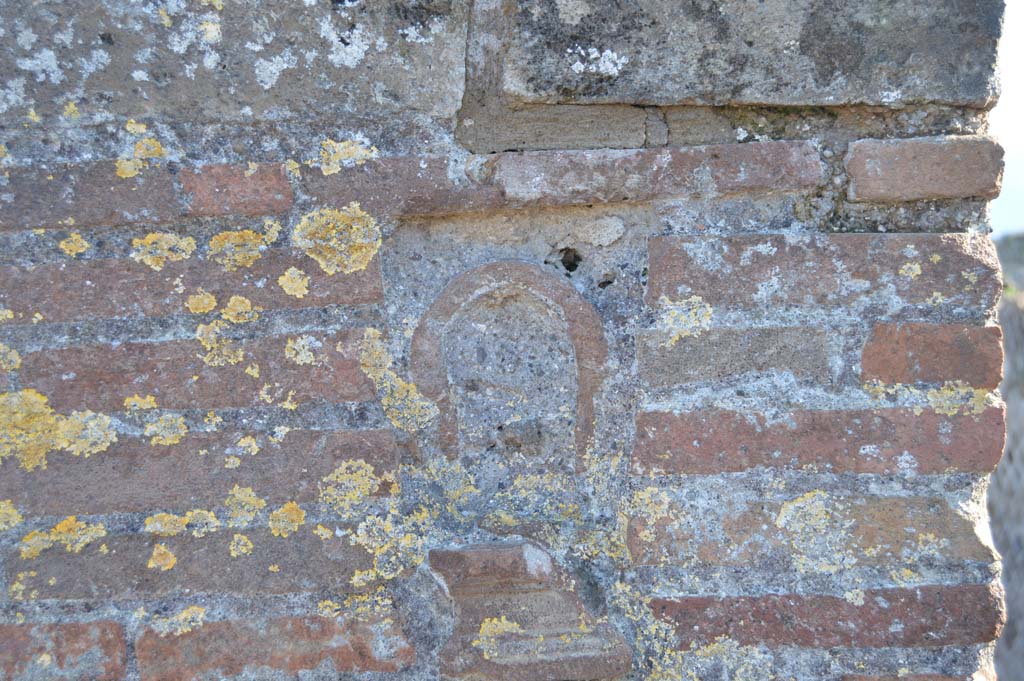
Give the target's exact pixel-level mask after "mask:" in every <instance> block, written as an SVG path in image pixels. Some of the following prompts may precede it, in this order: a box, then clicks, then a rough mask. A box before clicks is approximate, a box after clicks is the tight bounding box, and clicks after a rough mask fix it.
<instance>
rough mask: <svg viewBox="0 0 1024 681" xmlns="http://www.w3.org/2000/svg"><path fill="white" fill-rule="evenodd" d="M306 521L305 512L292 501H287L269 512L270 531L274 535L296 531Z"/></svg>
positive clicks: (283, 535) (283, 534) (281, 535)
mask: <svg viewBox="0 0 1024 681" xmlns="http://www.w3.org/2000/svg"><path fill="white" fill-rule="evenodd" d="M305 521H306V512H305V511H303V510H302V509H301V508H299V505H298V504H296V503H295V502H294V501H289V502H288V503H286V504H285V505H284V506H282V507H281V508H279V509H277V510H276V511H273V512H272V513H271V514H270V531H271V532H272V533H273V535H274V536H275V537H287V536H288V535H289V534H292V533H293V532H298V530H299V528H300V527H302V523H304V522H305Z"/></svg>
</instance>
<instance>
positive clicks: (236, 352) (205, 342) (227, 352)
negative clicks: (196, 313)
mask: <svg viewBox="0 0 1024 681" xmlns="http://www.w3.org/2000/svg"><path fill="white" fill-rule="evenodd" d="M227 326H228V324H227V322H225V321H224V320H223V319H215V320H213V321H212V322H210V323H209V324H200V325H199V326H197V327H196V340H198V341H199V343H200V344H201V345H202V346H203V349H204V350H206V354H205V355H203V362H204V363H206V364H207V365H208V366H212V367H219V366H224V365H225V364H232V365H233V364H238V363H239V362H241V361H242V360H243V359H245V352H244V351H243V350H242V349H241V348H239V347H237V346H236V345H235V344H234V343H233V342H232V341H231V340H230V339H227V338H223V337H221V335H220V334H221V332H223V331H224V329H226V328H227Z"/></svg>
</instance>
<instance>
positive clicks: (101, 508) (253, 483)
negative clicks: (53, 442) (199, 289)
mask: <svg viewBox="0 0 1024 681" xmlns="http://www.w3.org/2000/svg"><path fill="white" fill-rule="evenodd" d="M246 435H255V438H256V442H257V444H258V445H259V447H260V451H259V453H258V454H256V455H255V456H251V455H250V454H248V453H246V452H244V451H241V448H239V447H238V446H237V443H238V440H239V439H240V438H241V437H243V436H246ZM268 435H270V434H267V433H264V434H253V433H248V432H244V431H234V430H229V431H223V432H218V433H189V434H188V435H186V436H185V437H184V438H183V439H182V441H181V442H180V443H178V444H175V445H170V446H154V445H151V444H150V443H149V440H148V438H138V437H129V436H124V435H122V436H120V437H119V438H118V441H117V442H115V443H114V444H112V445H111V446H110V447H109V448H108V449H107V450H106V451H104V452H102V453H100V454H96V455H94V456H92V457H91V458H90V459H89V461H87V462H85V461H82V460H80V459H77V458H75V457H72V456H68V455H63V454H54V455H51V456H50V457H49V462H48V464H47V467H46V469H45V470H36V471H33V472H31V473H27V472H25V471H24V470H22V469H21V468H18V467H16V466H15V465H14V463H13V462H11V463H5V464H4V465H3V468H2V471H3V474H2V475H0V499H11V500H12V501H13V502H14V504H15V506H16V507H17V508H19V509H21V511H22V513H32V514H35V515H53V516H64V515H76V514H77V515H95V514H104V513H126V512H149V511H153V510H154V509H159V510H162V511H168V512H177V513H184V512H186V511H189V510H191V509H194V508H203V509H207V510H212V511H215V512H217V513H218V516H222V515H223V514H222V513H221V512H220V511H219V510H218V509H217V508H216V507H218V506H220V505H221V504H222V503H223V501H224V498H225V496H226V495H227V492H228V490H230V489H231V488H232V487H233V486H234V485H236V484H237V485H240V486H242V487H252V488H253V489H255V490H257V491H258V492H259V494H260V496H261V497H262V498H264V499H266V501H267V504H268V505H271V506H280V505H281V504H283V503H285V502H287V501H295V502H298V503H300V504H302V503H308V502H313V501H316V499H317V495H318V483H319V481H320V479H321V478H323V477H324V476H326V475H328V474H330V473H331V471H333V470H334V469H335V468H337V467H338V466H340V465H341V463H342V462H344V461H350V460H356V459H362V460H364V461H366V462H368V463H370V464H372V465H373V467H374V471H375V472H376V473H377V475H383V474H384V473H388V472H393V471H394V470H395V469H396V468H397V466H398V450H397V447H396V444H395V440H394V437H393V435H392V434H391V433H390V432H388V431H383V430H367V431H337V432H320V431H311V430H293V431H290V432H289V433H288V434H287V435H285V436H284V438H283V440H282V441H281V443H280V444H274V443H272V442H270V441H268V439H267V437H268ZM203 450H205V451H206V452H207V453H206V454H205V455H204V454H201V453H200V452H201V451H203ZM226 455H232V456H237V457H238V458H240V459H241V464H240V465H239V466H238V467H237V468H225V467H224V463H225V456H226Z"/></svg>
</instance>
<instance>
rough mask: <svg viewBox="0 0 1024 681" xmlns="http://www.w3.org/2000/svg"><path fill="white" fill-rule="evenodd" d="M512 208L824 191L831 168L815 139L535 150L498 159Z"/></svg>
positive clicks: (497, 171)
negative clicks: (823, 160) (822, 186)
mask: <svg viewBox="0 0 1024 681" xmlns="http://www.w3.org/2000/svg"><path fill="white" fill-rule="evenodd" d="M491 163H493V172H494V178H493V181H494V183H495V184H496V185H497V186H499V187H500V188H501V189H502V190H503V192H504V194H505V200H506V201H507V203H508V205H509V206H512V207H516V206H535V205H540V206H569V205H580V204H593V203H616V202H623V201H650V200H652V199H657V198H669V197H684V196H694V195H701V196H718V195H723V194H734V193H738V192H793V191H801V190H808V189H813V188H814V187H817V186H818V185H820V184H821V183H822V182H823V181H824V166H823V165H822V163H821V159H820V157H819V156H818V152H817V151H816V150H815V148H814V146H813V145H811V144H810V143H809V142H756V143H751V144H721V145H712V146H706V147H689V148H687V147H669V148H661V149H640V150H634V149H630V150H621V151H620V150H608V149H601V150H594V151H530V152H522V153H516V154H502V155H499V156H497V157H495V159H494V160H493V161H491Z"/></svg>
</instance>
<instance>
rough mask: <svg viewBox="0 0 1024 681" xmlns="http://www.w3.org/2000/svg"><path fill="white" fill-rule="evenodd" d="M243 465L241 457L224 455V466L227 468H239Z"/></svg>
mask: <svg viewBox="0 0 1024 681" xmlns="http://www.w3.org/2000/svg"><path fill="white" fill-rule="evenodd" d="M241 465H242V460H241V459H239V458H238V457H237V456H225V457H224V468H227V469H229V470H230V469H232V468H238V467H239V466H241Z"/></svg>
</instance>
